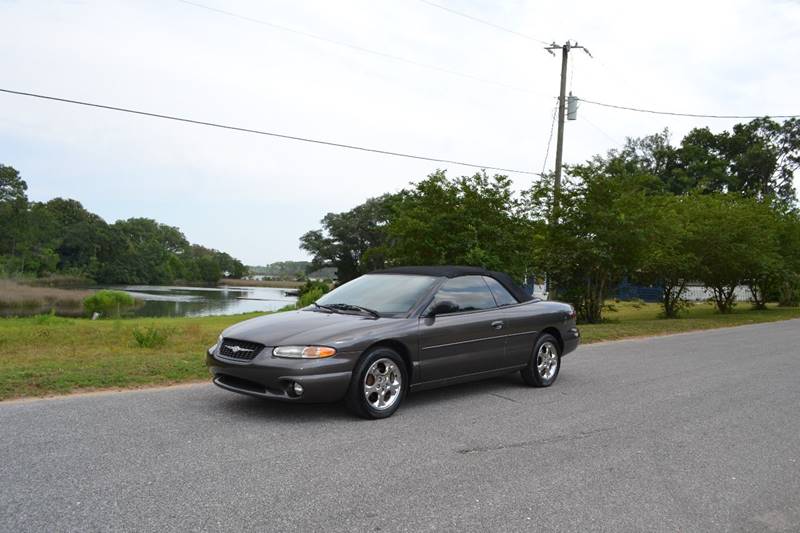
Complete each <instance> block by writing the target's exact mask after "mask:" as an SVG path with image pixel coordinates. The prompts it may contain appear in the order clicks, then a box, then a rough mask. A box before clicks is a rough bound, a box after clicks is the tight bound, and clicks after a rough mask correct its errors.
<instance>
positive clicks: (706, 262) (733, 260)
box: [688, 194, 775, 313]
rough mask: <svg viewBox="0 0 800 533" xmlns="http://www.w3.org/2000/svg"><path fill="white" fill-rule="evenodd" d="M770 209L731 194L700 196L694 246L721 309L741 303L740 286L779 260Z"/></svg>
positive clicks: (700, 272)
mask: <svg viewBox="0 0 800 533" xmlns="http://www.w3.org/2000/svg"><path fill="white" fill-rule="evenodd" d="M768 209H769V207H768V206H766V205H765V204H762V203H759V202H758V201H757V200H754V199H751V198H741V197H737V196H734V195H726V194H709V195H702V196H696V197H695V198H694V201H693V202H692V221H693V222H692V225H691V229H690V236H689V242H688V246H689V250H690V251H691V252H692V253H693V254H694V255H695V256H696V257H697V259H698V265H697V278H698V279H699V280H700V281H701V282H702V283H703V284H704V285H705V286H706V287H707V288H708V289H709V290H711V291H712V294H713V300H714V303H715V304H716V306H717V310H718V311H719V312H720V313H730V312H731V311H732V310H733V307H734V306H735V304H736V297H735V290H736V287H737V286H738V285H742V284H747V283H748V282H751V283H757V282H755V281H754V280H755V279H756V278H757V277H758V276H762V275H763V274H764V272H765V268H766V266H765V265H767V264H768V263H769V262H771V261H772V260H774V253H775V246H774V243H775V240H774V238H773V235H772V234H771V230H770V228H769V211H768Z"/></svg>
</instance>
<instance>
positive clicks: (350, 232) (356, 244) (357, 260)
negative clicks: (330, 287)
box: [300, 194, 398, 283]
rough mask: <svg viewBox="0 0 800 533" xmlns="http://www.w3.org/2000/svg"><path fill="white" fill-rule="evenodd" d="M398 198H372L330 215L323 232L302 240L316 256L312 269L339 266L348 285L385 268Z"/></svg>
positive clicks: (325, 218) (308, 235) (304, 246)
mask: <svg viewBox="0 0 800 533" xmlns="http://www.w3.org/2000/svg"><path fill="white" fill-rule="evenodd" d="M397 199H398V195H393V194H385V195H383V196H380V197H378V198H370V199H369V200H367V201H366V202H364V203H363V204H361V205H358V206H356V207H354V208H353V209H351V210H350V211H346V212H344V213H328V214H327V215H325V217H324V218H323V219H322V221H321V223H322V229H319V230H313V231H309V232H307V233H306V234H304V235H303V236H302V237H300V248H302V249H303V250H306V251H307V252H309V253H310V254H311V255H312V262H311V267H310V270H316V269H319V268H322V267H327V266H332V267H336V270H337V277H338V279H339V281H340V282H342V283H344V282H347V281H350V280H351V279H354V278H356V277H358V276H360V275H361V274H364V273H365V272H370V271H372V270H375V269H380V268H383V267H384V264H385V260H384V256H383V254H384V244H385V242H386V225H387V223H388V221H389V217H390V216H391V212H392V211H391V206H392V204H393V203H395V202H396V201H397Z"/></svg>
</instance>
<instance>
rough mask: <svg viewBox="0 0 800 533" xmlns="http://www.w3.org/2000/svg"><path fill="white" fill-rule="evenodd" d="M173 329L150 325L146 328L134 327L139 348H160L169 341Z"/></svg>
mask: <svg viewBox="0 0 800 533" xmlns="http://www.w3.org/2000/svg"><path fill="white" fill-rule="evenodd" d="M170 335H172V330H171V329H168V328H157V327H154V326H149V327H147V328H145V329H144V330H140V329H139V328H133V340H134V341H136V345H137V346H139V348H158V347H160V346H164V345H165V344H166V343H167V340H168V339H169V337H170Z"/></svg>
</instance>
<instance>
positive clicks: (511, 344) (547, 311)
mask: <svg viewBox="0 0 800 533" xmlns="http://www.w3.org/2000/svg"><path fill="white" fill-rule="evenodd" d="M503 310H504V311H505V313H506V324H507V328H508V332H507V334H508V337H507V342H506V350H507V353H508V355H509V358H510V360H511V361H512V362H513V364H520V365H523V364H526V363H527V362H528V359H529V358H530V356H531V353H532V350H533V347H534V344H535V342H536V339H537V337H538V336H539V335H540V334H541V332H542V331H544V330H545V329H548V328H552V329H554V330H556V331H558V334H559V336H560V337H561V340H562V341H564V340H565V339H567V338H568V337H569V336H570V332H569V330H570V328H572V327H574V326H575V319H574V318H570V314H571V312H572V308H571V307H570V306H569V305H568V304H565V303H561V302H552V301H544V300H532V301H530V302H524V303H521V304H519V305H512V306H508V307H504V308H503Z"/></svg>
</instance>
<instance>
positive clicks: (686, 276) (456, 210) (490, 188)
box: [300, 118, 800, 322]
mask: <svg viewBox="0 0 800 533" xmlns="http://www.w3.org/2000/svg"><path fill="white" fill-rule="evenodd" d="M798 166H800V121H798V120H797V119H790V120H786V121H784V122H776V121H774V120H771V119H769V118H762V119H756V120H753V121H751V122H748V123H743V124H737V125H735V126H734V127H733V128H732V130H731V131H723V132H720V133H713V132H711V131H710V130H709V129H708V128H697V129H694V130H692V131H690V132H689V133H688V134H687V135H686V136H685V137H684V138H683V139H682V140H681V142H680V143H679V144H678V145H673V144H672V143H671V139H670V134H669V131H667V130H665V131H663V132H660V133H657V134H654V135H650V136H646V137H643V138H638V139H628V140H627V142H626V144H625V146H624V147H623V148H621V149H615V150H610V151H609V152H607V153H606V154H603V155H598V156H595V157H594V158H592V159H591V160H589V161H586V162H585V163H582V164H578V165H572V166H568V167H567V168H566V169H565V179H564V184H563V188H562V191H561V194H560V197H559V200H560V202H559V205H560V208H559V210H558V220H557V223H551V219H550V215H551V209H552V205H553V197H552V191H553V187H552V185H553V179H552V176H545V177H543V178H542V179H541V180H538V181H536V182H535V183H534V184H533V185H532V186H531V187H530V188H528V189H527V190H524V191H522V192H521V193H520V192H515V191H514V190H513V188H512V182H511V180H510V179H509V178H508V177H507V176H503V175H494V176H489V175H487V174H486V173H485V172H481V173H477V174H474V175H472V176H462V177H455V178H451V177H448V176H447V175H446V174H445V172H443V171H437V172H435V173H433V174H431V175H429V176H428V177H427V178H426V179H424V180H422V181H420V182H418V183H416V184H412V186H410V187H409V188H407V189H404V190H402V191H400V192H398V193H391V194H385V195H383V196H380V197H378V198H372V199H369V200H367V201H366V202H365V203H363V204H361V205H359V206H356V207H355V208H353V209H351V210H350V211H347V212H344V213H329V214H327V215H326V216H325V217H324V218H323V219H322V221H321V226H322V227H321V228H320V229H317V230H313V231H309V232H307V233H306V234H305V235H303V236H302V237H301V239H300V245H301V248H303V249H304V250H306V251H308V252H309V253H310V254H311V255H312V257H313V261H312V262H313V266H314V268H319V267H322V266H335V267H336V268H337V270H338V277H339V281H340V282H342V281H348V280H350V279H353V278H355V277H357V276H359V275H361V274H364V273H366V272H369V271H371V270H375V269H379V268H384V267H388V266H396V265H412V264H413V265H437V264H463V265H475V266H483V267H486V268H489V269H493V270H503V271H506V272H509V273H510V274H511V275H512V276H514V277H515V278H517V279H518V280H520V281H521V280H523V279H526V278H528V277H529V276H531V275H537V276H540V277H543V276H547V278H548V281H549V283H550V287H551V289H552V290H553V291H555V293H556V295H557V297H559V298H561V299H565V300H567V301H569V302H571V303H573V304H574V305H575V307H576V310H577V311H578V313H579V316H580V318H581V319H582V320H583V321H586V322H597V321H600V320H602V314H603V308H604V301H605V300H606V299H607V298H608V297H609V296H610V295H611V294H612V293H613V290H614V289H615V288H616V286H617V285H618V284H619V283H620V282H622V281H623V280H629V281H632V282H637V283H642V284H648V285H652V286H657V287H660V288H661V293H662V305H663V309H664V315H665V316H667V317H675V316H677V315H678V314H679V313H680V312H681V310H682V309H683V308H684V307H685V306H686V305H687V302H686V300H685V298H684V296H685V293H686V290H687V285H688V284H689V283H693V282H699V283H702V284H703V285H704V286H705V287H707V288H708V289H709V290H710V292H711V293H712V294H713V302H714V304H715V305H716V307H717V309H718V310H719V312H722V313H728V312H730V311H732V309H733V307H734V305H735V304H736V302H735V296H734V294H735V292H734V290H735V288H736V287H737V286H739V285H744V286H747V287H749V289H750V292H751V294H752V301H753V305H754V306H755V307H757V308H764V307H765V305H766V301H767V300H771V301H778V302H779V303H780V304H781V305H798V301H800V216H798V210H797V201H796V192H795V189H794V186H793V179H794V173H795V171H796V170H797V168H798Z"/></svg>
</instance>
